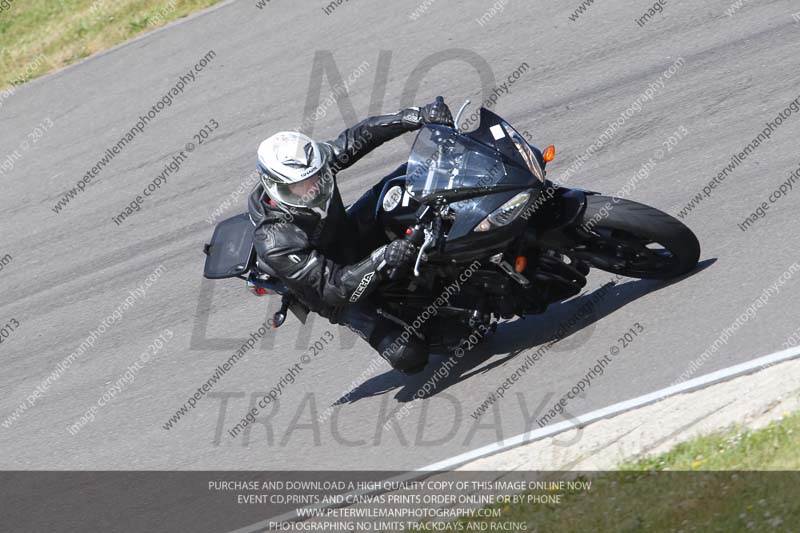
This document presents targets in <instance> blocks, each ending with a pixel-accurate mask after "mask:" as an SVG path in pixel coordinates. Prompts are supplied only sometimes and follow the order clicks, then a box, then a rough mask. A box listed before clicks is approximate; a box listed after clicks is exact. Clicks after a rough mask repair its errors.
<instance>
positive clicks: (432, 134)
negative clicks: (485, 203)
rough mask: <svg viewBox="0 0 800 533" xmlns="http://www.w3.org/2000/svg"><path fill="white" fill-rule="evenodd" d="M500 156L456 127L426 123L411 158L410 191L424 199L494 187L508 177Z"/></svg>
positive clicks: (411, 193)
mask: <svg viewBox="0 0 800 533" xmlns="http://www.w3.org/2000/svg"><path fill="white" fill-rule="evenodd" d="M497 155H498V154H496V153H494V152H493V151H492V150H490V149H488V148H487V147H486V146H483V145H481V144H480V143H477V142H475V141H473V140H472V139H470V138H469V137H466V136H464V135H460V134H458V132H456V131H455V130H452V129H450V128H445V127H443V126H432V125H429V126H425V127H424V128H422V129H421V130H420V132H419V134H418V135H417V139H416V141H415V142H414V147H413V148H412V150H411V155H410V156H409V159H408V170H407V172H406V191H407V192H408V193H409V194H410V195H411V196H412V197H414V198H416V199H417V200H419V201H423V202H424V201H425V200H426V199H427V198H429V197H430V196H432V195H435V194H436V193H437V192H441V191H449V190H458V189H469V188H489V187H492V186H494V185H497V184H498V183H500V182H501V181H503V180H504V178H506V176H507V173H506V169H505V167H504V165H503V162H502V161H501V160H499V159H498V157H497Z"/></svg>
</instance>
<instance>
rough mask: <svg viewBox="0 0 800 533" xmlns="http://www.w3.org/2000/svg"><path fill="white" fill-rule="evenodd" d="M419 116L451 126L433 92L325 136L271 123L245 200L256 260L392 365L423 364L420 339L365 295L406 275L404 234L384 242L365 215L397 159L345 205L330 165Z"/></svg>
mask: <svg viewBox="0 0 800 533" xmlns="http://www.w3.org/2000/svg"><path fill="white" fill-rule="evenodd" d="M425 124H440V125H446V126H451V127H452V126H453V117H452V114H451V112H450V109H449V108H448V107H447V105H446V104H445V103H444V100H443V99H442V98H441V97H439V98H437V99H436V101H435V102H434V103H432V104H428V105H425V106H423V107H411V108H407V109H403V110H400V111H399V112H397V113H392V114H387V115H378V116H374V117H370V118H367V119H365V120H363V121H361V122H359V123H358V124H356V125H355V126H353V127H351V128H348V129H346V130H344V131H343V132H342V133H341V134H340V135H339V136H338V137H337V138H336V139H335V140H332V141H328V142H316V141H313V140H312V139H310V138H309V137H307V136H306V135H303V134H301V133H296V132H280V133H276V134H275V135H273V136H271V137H269V138H268V139H266V140H265V141H264V142H262V143H261V145H260V146H259V148H258V169H259V171H260V172H261V182H260V183H259V184H258V185H257V186H256V187H255V188H254V189H253V192H252V193H251V194H250V198H249V202H248V204H249V205H248V209H249V213H250V218H251V220H252V221H253V223H254V224H255V225H256V229H255V237H254V242H255V248H256V252H257V256H258V265H259V268H260V269H261V270H263V271H265V272H266V273H268V274H270V275H273V276H275V277H277V278H278V279H280V280H281V281H282V282H283V283H284V284H285V285H286V286H287V288H288V289H289V290H290V291H291V292H292V293H293V295H294V296H295V297H296V298H297V299H298V300H299V301H300V302H301V303H302V304H304V305H305V306H306V307H307V308H309V310H311V311H313V312H316V313H318V314H320V315H322V316H324V317H325V318H328V319H329V320H330V321H331V322H332V323H339V324H344V325H347V326H348V327H350V329H352V330H354V331H356V332H357V333H358V334H359V335H360V336H361V337H362V338H364V339H365V340H366V341H367V342H368V343H369V344H370V345H371V346H372V347H373V348H374V349H375V350H377V352H378V353H379V354H381V356H382V357H383V358H384V359H386V360H387V361H388V362H389V364H390V365H391V366H392V367H393V368H395V369H396V370H399V371H401V372H403V373H407V374H413V373H416V372H419V371H420V370H422V369H423V368H424V367H425V365H426V364H427V362H428V347H427V345H426V343H425V342H424V341H423V340H422V339H421V338H420V337H418V336H417V335H411V336H410V337H409V336H408V335H406V336H405V337H407V338H408V340H407V341H402V340H401V337H400V334H401V333H402V332H403V331H404V327H403V326H401V325H400V324H401V323H398V321H397V320H396V319H395V320H392V319H391V318H387V317H385V316H383V315H379V312H378V307H377V306H376V304H375V303H374V302H373V301H371V299H370V293H372V292H373V291H374V290H375V289H376V288H377V286H378V285H379V284H380V282H381V281H382V280H384V279H386V278H387V276H388V273H389V272H390V271H392V269H397V270H398V271H399V272H400V273H401V275H402V274H405V275H407V274H408V272H409V271H410V268H411V266H412V265H413V263H414V261H415V259H416V256H417V252H418V250H417V248H416V247H415V246H414V245H413V244H411V243H410V242H408V241H407V240H403V239H397V240H394V241H392V242H390V243H387V241H388V239H387V238H386V236H385V234H384V232H383V231H382V229H381V228H380V227H379V226H378V225H377V224H376V223H375V220H374V217H375V208H376V204H377V201H378V196H379V195H380V192H381V190H382V188H383V186H384V184H385V183H386V182H387V181H388V180H390V179H392V178H394V177H395V176H400V175H403V174H405V165H401V166H400V167H399V168H398V169H397V170H396V171H395V172H393V173H392V174H390V175H389V176H387V177H385V178H384V179H383V180H381V181H380V182H378V183H377V184H376V185H375V186H373V187H372V188H371V189H370V190H368V191H367V192H366V193H365V194H364V195H363V196H362V197H361V198H360V199H359V200H358V201H357V202H355V203H354V204H353V205H352V206H350V208H348V209H347V210H345V207H344V204H343V202H342V197H341V194H340V193H339V188H338V186H337V183H336V174H337V172H339V171H340V170H343V169H346V168H348V167H350V166H351V165H353V164H354V163H355V162H356V161H358V160H359V159H361V158H362V157H363V156H365V155H366V154H368V153H369V152H371V151H372V150H374V149H375V148H377V147H378V146H380V145H382V144H383V143H385V142H386V141H389V140H391V139H394V138H395V137H398V136H400V135H402V134H403V133H406V132H410V131H414V130H417V129H419V128H421V127H422V126H423V125H425Z"/></svg>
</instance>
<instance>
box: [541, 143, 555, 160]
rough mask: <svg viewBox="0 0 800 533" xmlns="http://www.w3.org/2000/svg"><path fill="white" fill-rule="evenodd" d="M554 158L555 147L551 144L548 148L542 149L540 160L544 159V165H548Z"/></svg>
mask: <svg viewBox="0 0 800 533" xmlns="http://www.w3.org/2000/svg"><path fill="white" fill-rule="evenodd" d="M555 158H556V147H555V146H553V145H552V144H551V145H550V146H548V147H547V148H545V149H544V152H542V159H544V162H545V163H549V162H550V161H552V160H553V159H555Z"/></svg>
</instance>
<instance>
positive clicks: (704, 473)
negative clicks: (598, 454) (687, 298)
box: [462, 414, 800, 532]
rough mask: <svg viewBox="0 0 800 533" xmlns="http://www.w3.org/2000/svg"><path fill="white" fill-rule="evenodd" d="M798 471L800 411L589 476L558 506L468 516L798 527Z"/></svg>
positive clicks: (654, 525) (568, 526) (609, 524)
mask: <svg viewBox="0 0 800 533" xmlns="http://www.w3.org/2000/svg"><path fill="white" fill-rule="evenodd" d="M797 470H800V414H793V415H790V416H789V415H786V416H784V418H783V419H782V420H781V421H779V422H777V423H772V424H770V425H769V426H768V427H766V428H764V429H761V430H757V431H750V430H746V429H738V430H732V431H727V432H724V433H720V434H714V435H709V436H704V437H700V438H696V439H693V440H691V441H689V442H686V443H683V444H680V445H678V446H676V447H675V448H674V449H673V450H671V451H669V452H667V453H665V454H662V455H659V456H656V457H652V458H647V459H642V460H640V461H636V462H632V463H628V464H624V465H622V466H621V467H620V471H619V472H611V473H603V474H599V475H597V476H595V477H591V478H589V480H590V481H592V488H591V490H589V491H583V492H571V493H570V492H569V491H564V492H563V498H562V501H561V503H559V504H547V505H542V504H539V505H524V504H518V505H502V506H495V508H500V509H501V510H502V516H501V517H500V518H494V519H483V520H476V519H466V518H465V519H462V522H463V523H464V525H466V524H467V523H468V522H476V521H477V522H481V521H483V522H492V521H494V522H502V523H508V522H512V521H513V522H527V524H528V530H529V531H559V532H562V531H564V532H567V531H576V532H577V531H631V532H632V531H685V532H689V531H703V532H705V531H726V532H727V531H759V532H760V531H800V482H799V481H800V476H798V475H797V474H796V471H797ZM765 471H766V472H765ZM556 479H557V478H556ZM539 494H541V493H539ZM551 494H552V493H551Z"/></svg>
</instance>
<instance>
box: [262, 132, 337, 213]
mask: <svg viewBox="0 0 800 533" xmlns="http://www.w3.org/2000/svg"><path fill="white" fill-rule="evenodd" d="M258 169H259V171H260V172H261V181H262V183H263V184H264V190H265V191H266V192H267V194H268V195H269V197H270V198H271V199H272V200H273V201H274V202H275V203H276V204H278V206H279V207H280V208H281V209H283V210H284V211H287V212H292V211H293V208H294V209H303V210H310V211H313V212H314V213H317V214H318V215H320V217H322V218H325V217H326V216H327V214H328V205H329V204H330V201H331V197H332V196H333V185H334V183H333V172H332V171H331V168H330V165H329V164H328V155H327V153H326V152H325V151H324V150H323V149H322V147H321V146H320V145H319V143H317V142H315V141H313V140H311V138H309V137H308V136H307V135H303V134H302V133H297V132H293V131H282V132H280V133H276V134H275V135H273V136H272V137H270V138H269V139H267V140H265V141H264V142H262V143H261V145H260V146H259V147H258Z"/></svg>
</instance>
